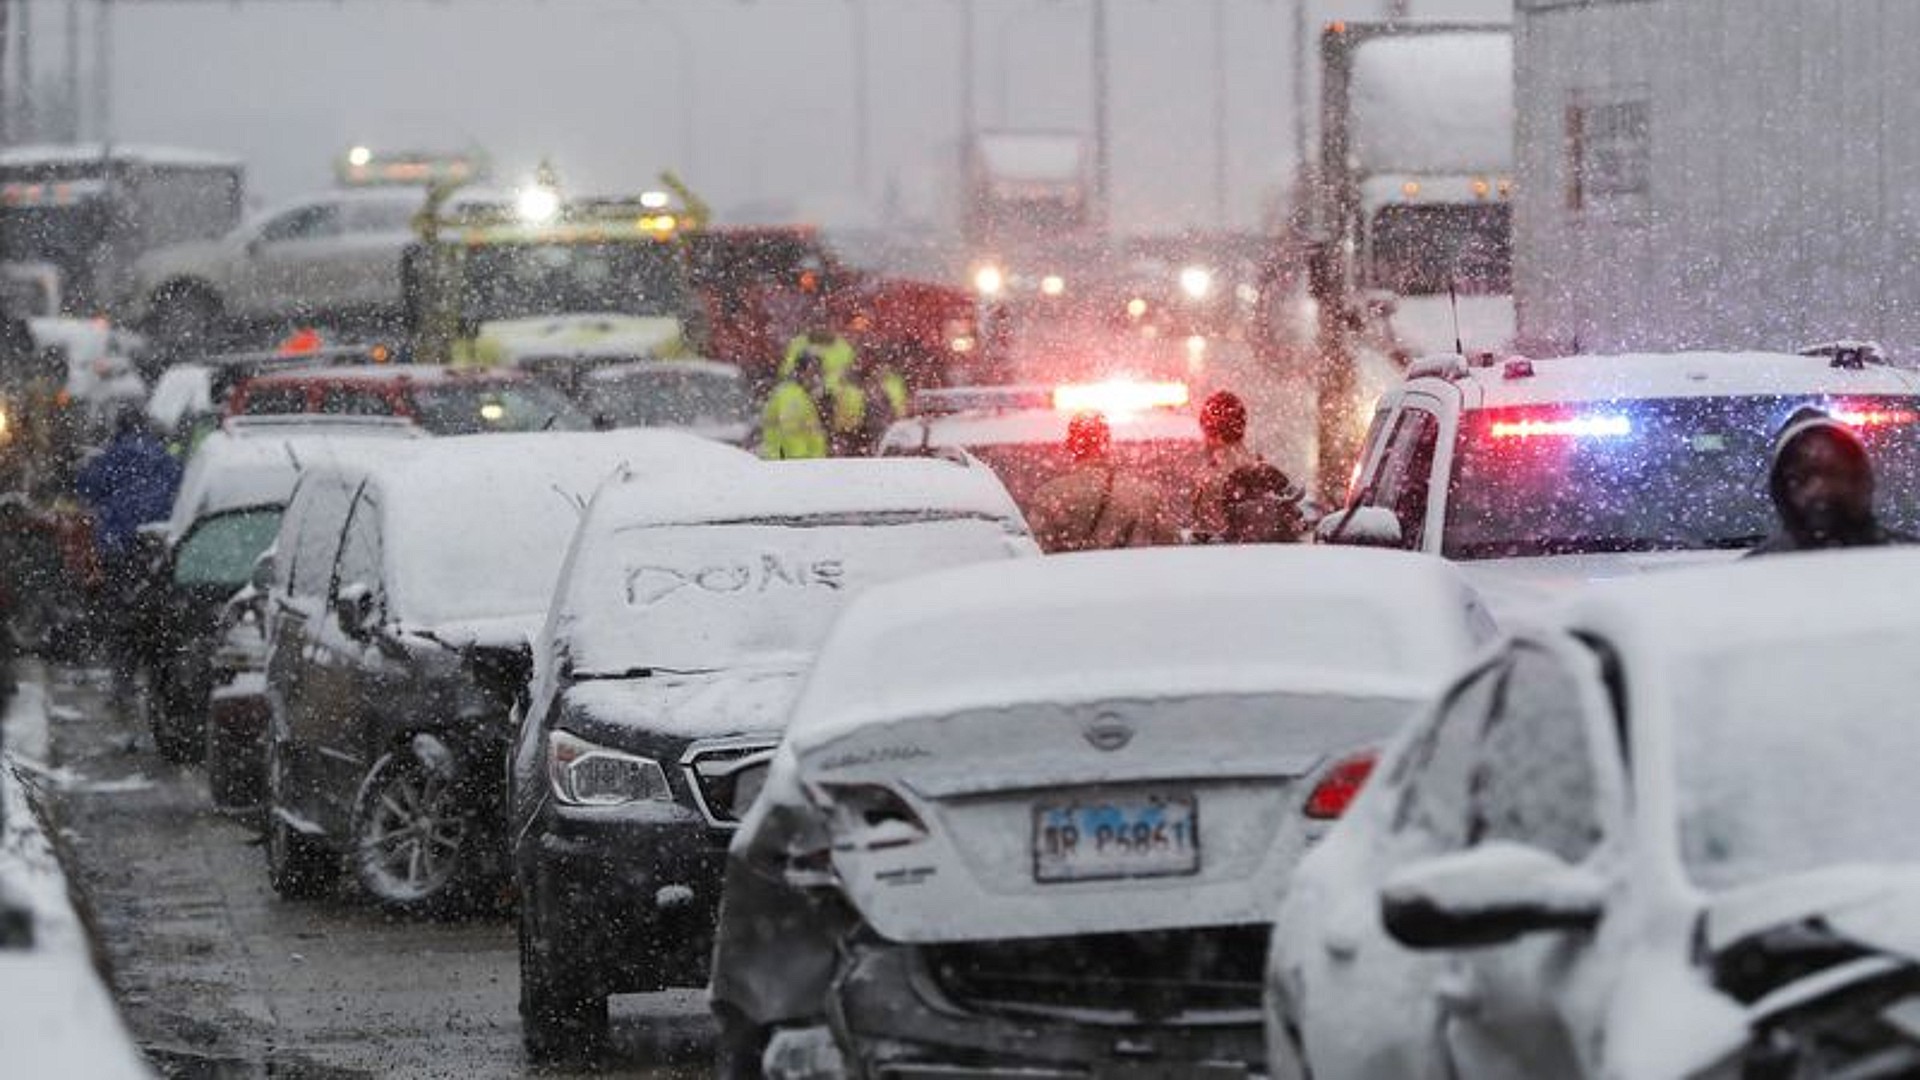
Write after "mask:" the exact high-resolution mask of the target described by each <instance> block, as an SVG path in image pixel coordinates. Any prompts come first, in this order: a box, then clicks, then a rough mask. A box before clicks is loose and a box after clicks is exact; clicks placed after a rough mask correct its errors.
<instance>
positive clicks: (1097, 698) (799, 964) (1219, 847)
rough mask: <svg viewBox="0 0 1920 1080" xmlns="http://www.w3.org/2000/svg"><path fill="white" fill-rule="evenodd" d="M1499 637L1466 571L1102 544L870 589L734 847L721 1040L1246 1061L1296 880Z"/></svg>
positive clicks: (1297, 550) (1052, 1067) (1078, 1065)
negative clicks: (1381, 752) (1404, 742)
mask: <svg viewBox="0 0 1920 1080" xmlns="http://www.w3.org/2000/svg"><path fill="white" fill-rule="evenodd" d="M1492 636H1493V627H1492V625H1491V623H1490V622H1489V620H1488V619H1487V618H1486V614H1485V612H1484V610H1483V609H1482V608H1481V606H1480V605H1479V603H1478V601H1477V598H1476V597H1475V596H1474V595H1473V593H1472V590H1471V589H1469V588H1468V587H1467V585H1466V584H1465V583H1464V581H1463V580H1462V578H1461V576H1460V574H1459V573H1458V571H1456V570H1455V569H1454V568H1452V567H1450V566H1448V565H1447V564H1446V563H1444V562H1441V561H1440V560H1437V559H1431V558H1427V557H1422V556H1410V555H1405V554H1401V553H1397V552H1378V551H1356V550H1335V549H1327V548H1317V547H1311V546H1292V545H1273V546H1259V547H1239V548H1221V547H1207V548H1187V549H1174V550H1157V551H1126V552H1103V553H1095V554H1088V555H1073V556H1060V557H1052V558H1047V559H1042V560H1036V561H1034V562H1030V563H1026V564H1022V565H1019V566H1007V567H999V566H994V567H985V566H982V567H968V568H963V569H959V570H953V571H949V572H946V573H942V574H937V575H929V576H926V577H923V578H919V579H916V580H913V581H909V582H904V583H902V584H899V585H896V586H891V587H888V588H886V589H877V590H874V591H873V592H872V593H869V594H868V595H867V596H866V597H865V598H863V599H862V600H860V601H857V602H856V603H855V605H854V606H853V607H852V608H851V609H850V610H849V611H848V612H847V614H846V616H845V617H844V618H843V619H842V620H841V621H840V623H839V624H838V625H837V626H836V627H835V628H834V631H833V634H832V636H831V637H830V638H829V640H828V642H827V644H826V645H825V646H824V647H823V648H822V650H821V654H820V658H819V661H818V663H817V664H816V666H815V668H814V671H813V674H812V676H811V677H810V678H809V680H808V683H807V686H806V689H805V691H804V693H803V694H802V696H801V698H800V700H799V702H798V703H797V705H796V706H795V708H794V713H793V719H792V724H791V726H790V727H789V729H788V734H787V738H786V741H785V742H784V743H783V744H782V746H781V748H780V750H779V752H778V755H777V756H776V757H775V759H774V763H773V765H772V768H771V774H770V775H769V777H768V779H767V782H766V787H765V789H764V793H763V795H762V797H761V799H760V801H759V802H758V803H756V804H755V806H754V808H753V810H752V812H751V813H750V814H749V815H748V816H747V819H746V821H745V822H744V823H743V824H742V827H741V831H740V835H739V836H738V838H737V839H736V840H735V842H734V845H733V848H732V853H731V855H732V857H731V859H730V863H729V873H728V877H727V891H726V902H725V911H724V913H723V918H722V923H721V931H720V937H719V944H718V947H717V949H716V951H715V961H714V973H713V995H714V1000H715V1007H716V1009H718V1010H719V1011H720V1014H721V1017H722V1022H723V1025H724V1026H725V1027H726V1029H727V1030H728V1037H727V1043H728V1052H729V1053H730V1054H731V1055H733V1057H734V1059H735V1060H739V1059H741V1058H745V1059H748V1060H751V1059H752V1057H753V1056H754V1053H753V1051H754V1050H755V1049H756V1048H757V1046H758V1045H759V1044H760V1043H761V1042H762V1041H764V1040H769V1039H770V1040H771V1046H770V1049H769V1051H768V1053H767V1054H766V1060H767V1061H768V1062H769V1063H773V1062H777V1061H780V1060H784V1059H787V1058H788V1057H789V1055H792V1054H795V1053H796V1052H797V1050H796V1048H797V1047H804V1046H808V1045H812V1046H814V1047H815V1048H817V1047H818V1045H819V1044H820V1043H821V1042H822V1041H823V1040H824V1039H825V1038H826V1037H827V1033H826V1032H823V1031H822V1030H821V1028H820V1026H819V1025H821V1024H822V1023H825V1024H826V1025H827V1028H828V1030H829V1031H830V1034H831V1038H832V1040H833V1042H834V1044H835V1045H836V1046H837V1047H838V1049H839V1054H838V1055H837V1056H838V1057H840V1058H841V1059H842V1060H841V1062H840V1065H839V1067H840V1068H841V1069H843V1070H844V1071H845V1073H846V1074H847V1075H851V1076H856V1077H876V1078H877V1077H885V1076H948V1075H961V1074H964V1075H988V1074H991V1075H1008V1074H1013V1073H1018V1074H1019V1075H1041V1076H1061V1077H1067V1076H1073V1077H1080V1076H1105V1075H1111V1074H1114V1073H1116V1072H1118V1073H1124V1072H1125V1071H1126V1069H1127V1068H1129V1067H1150V1068H1152V1069H1154V1070H1157V1071H1156V1072H1154V1073H1153V1075H1157V1076H1187V1075H1198V1074H1204V1075H1209V1076H1212V1075H1220V1076H1228V1075H1232V1076H1241V1075H1246V1074H1248V1073H1249V1072H1253V1071H1258V1069H1259V1068H1261V1067H1262V1061H1263V1057H1264V1051H1263V1048H1262V1041H1261V1038H1262V1036H1261V1012H1260V1007H1261V957H1262V955H1263V954H1264V951H1265V947H1266V940H1267V933H1268V926H1269V923H1270V920H1271V918H1272V913H1273V910H1274V905H1275V902H1276V900H1277V899H1278V897H1279V896H1280V895H1281V894H1282V893H1283V892H1284V891H1285V889H1286V887H1287V881H1288V878H1289V877H1290V876H1291V874H1292V870H1293V867H1294V865H1295V863H1296V862H1297V861H1298V860H1299V858H1300V856H1301V854H1302V853H1303V852H1304V851H1306V850H1307V849H1308V847H1309V846H1310V845H1311V844H1312V843H1314V842H1315V840H1316V839H1317V838H1318V837H1319V836H1320V835H1321V834H1322V833H1324V832H1325V831H1326V830H1327V828H1328V827H1330V826H1331V825H1332V823H1333V821H1334V820H1335V819H1336V818H1337V817H1338V816H1339V814H1340V812H1341V811H1342V809H1344V806H1345V804H1346V802H1347V800H1348V799H1349V798H1350V797H1351V796H1352V794H1353V791H1354V789H1355V788H1357V787H1358V786H1359V785H1360V784H1361V783H1362V782H1363V781H1364V779H1365V777H1366V774H1367V771H1368V770H1369V769H1370V768H1371V766H1372V762H1373V755H1374V753H1375V752H1376V750H1377V748H1378V746H1379V745H1380V744H1381V743H1384V742H1385V741H1386V740H1388V739H1389V738H1391V737H1392V736H1393V735H1394V734H1395V733H1396V732H1398V731H1399V730H1400V729H1401V727H1402V726H1403V725H1405V724H1406V723H1407V722H1408V720H1409V719H1410V718H1411V717H1412V716H1413V715H1414V714H1415V713H1416V712H1417V711H1418V710H1419V708H1420V706H1421V705H1422V704H1423V703H1424V702H1425V701H1426V700H1427V699H1428V698H1429V697H1430V696H1431V695H1432V694H1433V693H1435V692H1436V691H1437V690H1438V689H1439V688H1440V686H1441V685H1443V683H1444V682H1445V680H1446V678H1447V676H1448V675H1449V674H1451V673H1452V672H1454V671H1456V670H1458V669H1459V667H1460V666H1461V665H1462V664H1463V663H1465V662H1466V661H1467V659H1468V658H1469V657H1471V656H1472V655H1473V654H1474V653H1475V651H1476V650H1477V649H1478V648H1481V647H1483V645H1484V644H1485V643H1486V642H1487V641H1488V640H1490V639H1491V638H1492ZM829 1018H830V1019H829ZM783 1029H784V1030H783ZM803 1056H804V1055H803ZM968 1070H983V1071H982V1072H980V1073H977V1074H976V1073H974V1072H971V1071H968ZM770 1071H771V1072H774V1073H775V1074H779V1073H780V1070H778V1069H770Z"/></svg>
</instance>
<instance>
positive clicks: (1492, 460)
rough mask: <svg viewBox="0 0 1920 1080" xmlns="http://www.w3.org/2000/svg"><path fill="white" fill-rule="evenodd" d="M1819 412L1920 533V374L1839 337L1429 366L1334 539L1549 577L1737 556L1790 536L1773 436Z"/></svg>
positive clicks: (1378, 418)
mask: <svg viewBox="0 0 1920 1080" xmlns="http://www.w3.org/2000/svg"><path fill="white" fill-rule="evenodd" d="M1808 405H1812V406H1816V407H1819V408H1821V409H1823V410H1825V411H1827V412H1828V413H1829V414H1831V415H1833V416H1834V417H1836V418H1837V419H1840V420H1841V421H1843V422H1845V423H1847V424H1849V425H1851V426H1852V427H1854V428H1855V429H1856V430H1857V431H1858V432H1859V433H1860V435H1861V437H1862V439H1863V440H1864V441H1865V442H1866V444H1867V447H1868V449H1869V451H1870V452H1871V453H1872V455H1873V460H1874V465H1875V472H1876V474H1877V478H1878V491H1877V496H1876V501H1877V505H1878V513H1879V515H1880V520H1881V522H1882V524H1884V525H1887V526H1889V527H1891V528H1894V529H1897V530H1900V531H1904V532H1911V531H1915V530H1916V526H1920V374H1916V373H1915V372H1912V371H1908V370H1904V369H1901V368H1897V367H1894V366H1892V365H1890V364H1889V363H1887V361H1886V360H1885V358H1884V357H1883V356H1882V355H1881V354H1880V352H1879V350H1878V349H1877V348H1875V347H1873V346H1871V345H1867V344H1854V343H1837V344H1835V345H1829V346H1818V347H1815V348H1812V349H1809V350H1807V351H1806V352H1805V353H1801V354H1798V355H1795V354H1779V353H1706V352H1699V353H1673V354H1662V355H1623V356H1576V357H1566V358H1561V359H1540V360H1531V359H1525V358H1519V357H1515V358H1509V359H1496V358H1494V357H1492V356H1490V355H1483V356H1478V357H1473V358H1465V357H1460V356H1441V357H1433V358H1429V359H1425V360H1421V361H1417V362H1415V363H1414V364H1413V365H1412V366H1411V367H1410V368H1409V370H1408V373H1407V377H1406V379H1405V381H1404V382H1403V383H1402V384H1401V385H1400V386H1399V387H1397V388H1396V389H1394V390H1391V391H1389V392H1388V393H1387V394H1385V395H1384V396H1382V397H1381V399H1380V401H1379V403H1378V406H1377V408H1376V411H1375V413H1374V416H1373V420H1372V425H1371V427H1370V428H1369V430H1368V434H1367V437H1366V442H1365V444H1364V448H1363V450H1362V453H1361V457H1360V461H1359V464H1358V465H1357V467H1356V470H1355V473H1354V476H1353V481H1352V483H1351V485H1350V487H1349V490H1348V498H1347V502H1346V508H1345V509H1344V510H1342V511H1339V512H1336V513H1334V514H1330V515H1328V516H1327V517H1326V518H1325V519H1323V520H1322V521H1321V523H1320V526H1319V529H1318V535H1319V537H1320V539H1322V540H1323V541H1332V542H1336V543H1338V542H1346V543H1363V544H1375V545H1381V546H1395V547H1403V548H1407V549H1409V550H1415V551H1426V552H1431V553H1436V554H1439V555H1442V556H1445V557H1447V558H1450V559H1459V560H1503V561H1511V562H1508V563H1507V565H1505V566H1504V567H1502V570H1503V572H1505V571H1517V572H1519V573H1521V574H1525V575H1536V576H1541V577H1548V578H1557V577H1579V578H1583V579H1591V578H1595V577H1606V576H1612V575H1614V574H1617V573H1625V572H1631V571H1633V570H1637V569H1645V568H1648V567H1651V566H1656V565H1664V564H1667V563H1671V562H1674V561H1687V560H1689V559H1703V558H1708V559H1710V558H1714V557H1720V558H1724V557H1728V556H1727V553H1733V552H1738V551H1740V550H1744V549H1746V548H1749V547H1752V546H1753V545H1755V544H1757V543H1758V542H1760V540H1761V539H1763V538H1764V537H1765V536H1767V535H1768V534H1769V533H1771V532H1772V531H1773V528H1774V523H1775V517H1774V511H1773V506H1772V503H1771V501H1770V499H1769V497H1768V493H1767V476H1768V472H1769V468H1770V464H1771V462H1770V457H1771V450H1772V443H1773V440H1774V437H1775V436H1776V435H1777V434H1778V432H1779V431H1780V429H1781V428H1782V426H1783V425H1784V424H1785V422H1786V420H1787V418H1788V417H1789V416H1791V415H1792V414H1793V413H1794V411H1795V410H1797V409H1800V408H1802V407H1804V406H1808ZM1716 552H1718V553H1722V554H1719V555H1717V556H1716V555H1714V554H1712V553H1716ZM1541 557H1550V558H1545V559H1542V558H1541ZM1523 560H1524V563H1523V562H1522V561H1523Z"/></svg>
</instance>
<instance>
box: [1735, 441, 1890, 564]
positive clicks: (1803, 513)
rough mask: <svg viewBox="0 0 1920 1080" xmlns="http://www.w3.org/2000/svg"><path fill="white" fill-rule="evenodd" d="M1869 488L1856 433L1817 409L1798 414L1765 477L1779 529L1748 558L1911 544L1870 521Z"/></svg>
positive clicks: (1869, 464)
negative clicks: (1796, 552) (1777, 517)
mask: <svg viewBox="0 0 1920 1080" xmlns="http://www.w3.org/2000/svg"><path fill="white" fill-rule="evenodd" d="M1873 487H1874V478H1873V458H1872V455H1870V454H1869V453H1868V452H1867V445H1866V443H1865V442H1863V441H1861V439H1860V436H1859V434H1858V433H1857V432H1855V431H1854V430H1853V429H1852V428H1851V427H1849V426H1847V425H1846V424H1844V423H1842V422H1841V421H1839V420H1837V419H1835V418H1834V417H1832V416H1830V415H1828V414H1827V413H1825V412H1822V411H1820V410H1818V409H1814V408H1804V409H1801V410H1799V411H1798V412H1796V413H1794V414H1793V416H1792V417H1791V418H1790V419H1789V420H1788V421H1787V424H1786V426H1785V427H1784V428H1782V429H1781V431H1780V434H1779V437H1778V438H1776V439H1775V440H1774V444H1773V467H1772V471H1771V472H1770V473H1769V475H1768V479H1767V490H1768V494H1769V495H1771V496H1772V499H1773V507H1774V511H1775V512H1776V513H1777V514H1778V515H1779V519H1780V527H1779V529H1778V530H1777V531H1775V533H1774V535H1773V536H1771V537H1769V538H1768V539H1767V540H1766V541H1765V542H1764V543H1762V544H1760V546H1758V547H1756V548H1754V549H1753V550H1752V551H1751V552H1749V554H1752V555H1771V554H1777V553H1780V552H1788V551H1818V550H1822V549H1826V548H1849V547H1877V546H1881V545H1886V544H1901V543H1910V542H1912V538H1911V537H1907V536H1903V535H1901V534H1899V533H1896V532H1893V531H1892V530H1890V529H1887V528H1886V527H1884V526H1882V525H1881V524H1880V522H1879V521H1878V520H1877V519H1876V518H1875V517H1874V512H1873Z"/></svg>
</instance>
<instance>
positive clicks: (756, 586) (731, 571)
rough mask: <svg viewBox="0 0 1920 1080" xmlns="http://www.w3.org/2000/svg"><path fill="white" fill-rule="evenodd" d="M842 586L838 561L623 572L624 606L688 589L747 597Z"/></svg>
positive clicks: (771, 559) (774, 560)
mask: <svg viewBox="0 0 1920 1080" xmlns="http://www.w3.org/2000/svg"><path fill="white" fill-rule="evenodd" d="M845 584H846V566H845V564H844V563H842V562H841V561H840V560H839V559H815V560H812V561H796V560H792V559H783V558H781V557H780V556H778V555H762V556H760V558H759V560H758V561H742V562H732V563H722V564H718V565H714V566H702V567H699V568H697V569H691V570H688V569H681V568H679V567H674V566H636V567H634V568H633V569H631V570H629V571H627V603H628V604H629V605H630V606H632V607H647V606H650V605H652V604H657V603H659V602H660V601H662V600H665V599H666V598H668V597H670V596H673V595H675V594H676V593H681V592H684V591H686V590H688V589H694V590H698V591H699V592H703V593H712V594H714V595H716V596H748V595H759V594H761V593H768V592H773V591H774V590H776V589H840V588H842V587H843V586H844V585H845Z"/></svg>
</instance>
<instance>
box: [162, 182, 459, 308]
mask: <svg viewBox="0 0 1920 1080" xmlns="http://www.w3.org/2000/svg"><path fill="white" fill-rule="evenodd" d="M424 205H425V203H424V196H423V195H422V193H421V192H420V191H418V190H417V189H416V190H409V189H389V190H359V191H347V190H341V191H330V192H326V193H324V194H321V195H316V196H312V197H310V198H306V199H301V200H299V201H297V202H293V203H289V204H287V205H285V206H281V207H278V208H276V209H274V210H271V211H268V212H266V213H264V214H262V215H260V216H259V217H257V218H255V219H253V220H252V221H249V222H247V223H245V224H242V225H241V226H240V227H239V228H237V229H235V230H233V231H232V232H230V233H228V234H227V235H226V236H223V237H221V238H220V239H218V240H203V241H196V242H193V243H187V244H180V245H177V246H174V247H168V248H162V249H160V250H158V251H154V252H150V253H148V254H147V255H145V256H143V257H142V258H141V259H140V260H139V261H138V262H136V263H135V264H134V293H133V300H132V302H131V305H130V310H129V312H128V314H129V317H130V319H131V320H132V322H133V323H134V325H136V326H139V327H141V328H142V329H143V330H145V331H146V332H148V333H150V334H152V335H153V336H154V337H155V338H156V339H158V340H159V342H160V343H161V344H162V345H163V346H182V345H186V346H204V345H206V344H208V343H209V342H210V341H213V340H215V339H216V338H217V337H218V336H219V334H220V333H221V332H222V331H223V330H224V329H226V328H227V327H229V326H234V325H269V324H276V323H286V322H290V321H296V320H315V319H324V320H329V321H331V320H336V319H342V318H346V319H352V318H395V317H397V316H398V315H399V313H400V309H401V295H400V262H401V259H402V257H403V256H404V255H405V252H406V249H407V246H408V245H409V244H410V243H412V242H413V239H414V236H413V229H412V220H413V216H414V215H415V214H417V213H419V212H420V210H421V209H422V207H423V206H424Z"/></svg>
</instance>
